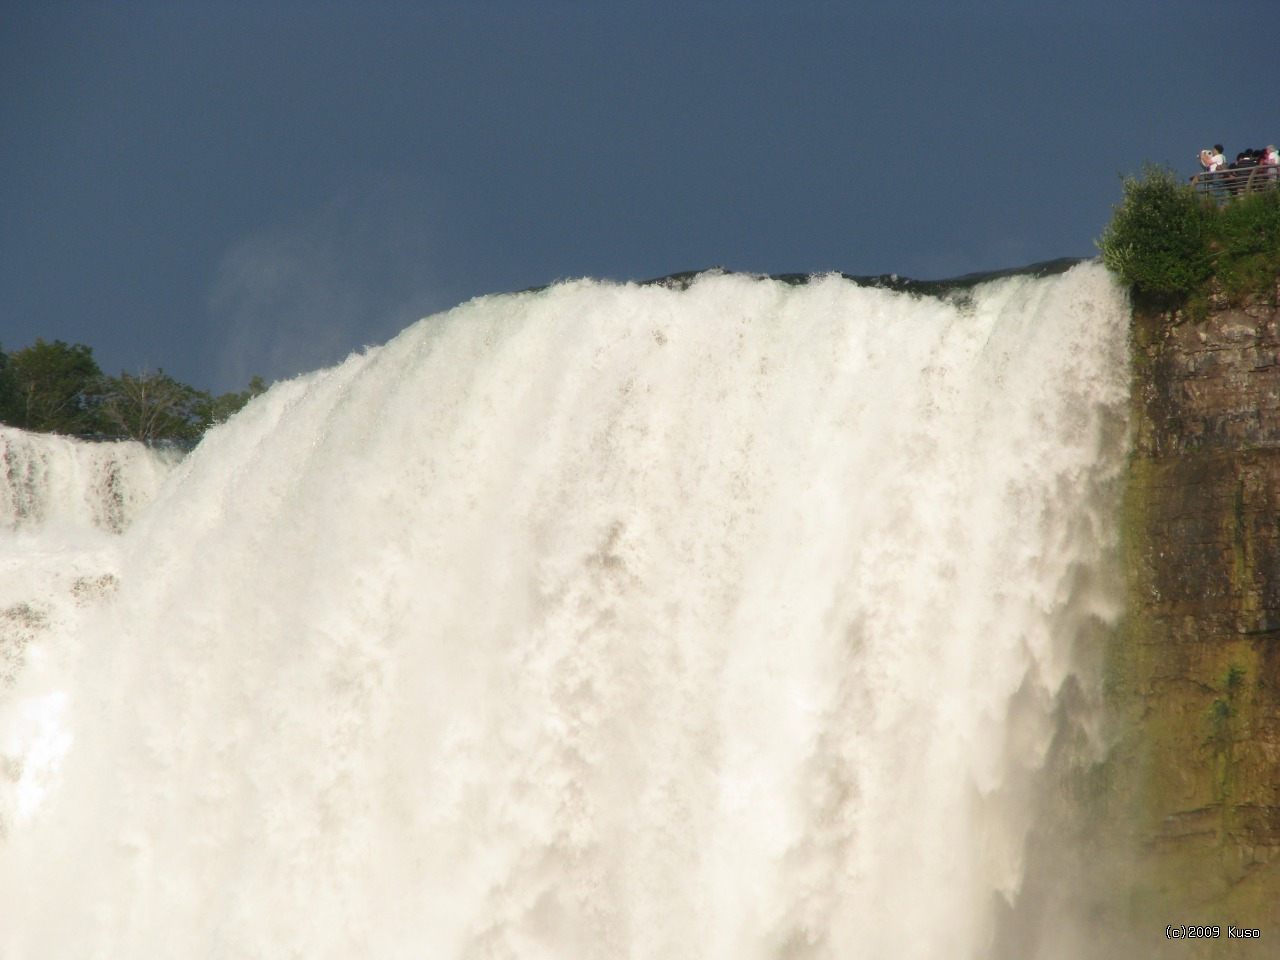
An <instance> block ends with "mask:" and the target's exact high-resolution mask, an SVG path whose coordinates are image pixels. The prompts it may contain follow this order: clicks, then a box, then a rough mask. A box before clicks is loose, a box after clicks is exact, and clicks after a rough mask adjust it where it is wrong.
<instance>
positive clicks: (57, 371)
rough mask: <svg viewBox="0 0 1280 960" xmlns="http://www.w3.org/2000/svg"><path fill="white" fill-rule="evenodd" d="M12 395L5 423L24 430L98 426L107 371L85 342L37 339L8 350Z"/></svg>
mask: <svg viewBox="0 0 1280 960" xmlns="http://www.w3.org/2000/svg"><path fill="white" fill-rule="evenodd" d="M7 367H8V371H7V375H8V377H9V379H10V381H11V391H12V392H11V395H10V398H9V403H8V407H9V409H7V410H6V411H5V412H6V414H7V415H8V417H9V419H8V420H6V422H8V423H11V424H13V425H14V426H18V427H22V428H23V429H24V430H36V431H44V432H47V433H86V432H92V431H94V430H96V429H98V427H99V425H100V423H99V420H98V418H97V409H96V397H97V393H98V389H99V387H100V382H101V379H102V371H101V370H100V369H98V364H97V362H96V361H95V360H94V359H93V350H92V348H90V347H86V346H85V345H84V344H82V343H76V344H66V343H63V342H62V341H61V340H54V341H53V342H52V343H46V342H45V341H44V340H39V339H38V340H36V342H35V343H34V344H33V345H32V346H29V347H24V348H23V349H21V350H17V351H15V352H13V353H11V354H9V355H8V364H7Z"/></svg>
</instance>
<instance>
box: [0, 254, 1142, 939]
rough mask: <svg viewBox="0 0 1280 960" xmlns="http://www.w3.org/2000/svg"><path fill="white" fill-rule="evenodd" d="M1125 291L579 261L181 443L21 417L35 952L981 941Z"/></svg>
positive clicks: (1083, 505)
mask: <svg viewBox="0 0 1280 960" xmlns="http://www.w3.org/2000/svg"><path fill="white" fill-rule="evenodd" d="M1127 311H1128V308H1127V303H1126V302H1125V297H1124V294H1123V292H1121V291H1120V290H1118V289H1117V288H1116V286H1115V285H1114V284H1113V283H1112V281H1111V280H1110V279H1109V278H1108V276H1107V274H1106V273H1105V271H1104V270H1103V269H1102V268H1101V267H1100V266H1098V265H1096V264H1084V265H1081V266H1078V267H1075V268H1074V269H1072V270H1070V271H1068V272H1067V273H1065V274H1062V275H1060V276H1055V277H1049V278H1040V279H1036V278H1031V277H1012V278H1007V279H1001V280H996V281H993V282H991V283H987V284H984V285H982V286H979V287H978V288H976V289H975V290H973V291H972V292H971V293H970V294H969V295H966V296H965V297H963V298H954V299H950V300H949V299H946V298H943V299H937V298H931V297H918V296H912V295H909V294H904V293H900V292H893V291H889V290H883V289H868V288H864V287H860V286H857V285H855V284H853V283H850V282H848V281H846V280H844V279H841V278H839V277H828V278H823V279H816V280H814V281H812V282H810V283H809V284H807V285H804V286H789V285H787V284H784V283H780V282H777V281H770V280H761V279H754V278H749V277H743V276H726V275H721V276H704V277H702V278H700V279H698V280H697V281H696V282H694V283H693V284H692V285H691V286H690V287H689V288H688V289H687V290H676V289H670V288H666V287H662V286H634V285H625V286H620V285H611V284H602V283H595V282H587V281H583V282H573V283H566V284H561V285H557V286H554V287H551V288H549V289H546V290H542V291H538V292H530V293H524V294H515V295H505V296H495V297H490V298H485V299H481V300H478V301H475V302H472V303H470V304H466V305H464V306H462V307H459V308H457V309H456V310H453V311H451V312H450V313H447V314H445V315H442V316H439V317H434V318H429V319H427V320H424V321H421V322H420V323H418V324H416V325H414V326H413V327H410V328H409V329H408V330H406V331H405V332H404V333H403V334H401V335H400V336H399V337H398V338H396V339H395V340H393V341H392V342H390V343H388V344H387V345H385V346H383V347H380V348H376V349H372V350H370V351H368V352H367V353H365V354H363V355H359V356H353V357H352V358H351V359H349V360H348V361H347V362H346V363H344V364H342V365H340V366H338V367H335V368H333V369H330V370H325V371H321V372H318V373H315V374H312V375H309V376H307V377H303V378H300V379H298V380H295V381H292V382H288V383H284V384H279V385H277V386H276V387H275V388H273V389H272V390H271V391H270V392H269V393H267V394H266V395H265V396H263V397H261V398H259V399H257V400H255V401H254V402H253V403H252V404H251V405H250V406H249V407H248V408H247V409H246V410H245V411H243V412H242V413H241V414H240V415H239V416H238V417H236V418H235V419H234V420H233V421H232V422H230V423H228V424H226V425H225V426H223V427H220V428H218V429H216V430H215V431H213V432H212V433H211V434H209V435H208V436H207V437H206V438H205V440H204V441H203V442H202V443H201V445H200V446H199V447H198V448H197V449H196V450H195V451H194V452H193V453H192V454H190V455H189V456H188V457H187V458H186V459H185V460H183V461H181V462H180V463H171V462H167V461H164V460H162V459H159V458H157V457H155V456H153V455H151V454H149V453H147V452H146V451H145V450H143V449H142V448H140V447H135V446H131V445H122V446H114V447H112V446H105V447H104V446H92V445H88V444H79V443H74V442H72V441H66V440H58V439H52V438H45V437H34V436H30V435H26V434H22V433H20V432H17V431H9V430H5V431H4V432H2V433H0V453H2V455H3V470H4V471H5V472H6V474H7V486H5V487H3V489H0V511H3V513H0V565H2V566H0V571H2V576H0V631H2V632H0V644H3V646H2V647H0V650H2V651H3V657H4V659H3V660H0V665H2V666H3V672H4V681H5V683H4V685H3V686H0V916H2V919H0V957H3V958H5V960H19V958H22V960H26V958H37V957H38V958H75V960H86V958H111V960H116V958H126V957H127V958H164V960H169V958H174V957H183V958H197V957H210V958H214V957H216V958H286V957H287V958H295V957H297V958H301V957H305V958H308V960H312V958H354V957H376V958H401V957H403V958H410V957H412V958H423V957H430V958H446V960H447V958H459V960H461V958H557V960H560V958H602V960H606V958H607V960H619V958H637V960H638V958H654V960H675V958H725V960H730V958H731V960H752V958H819V957H823V958H828V957H829V958H851V957H867V958H876V960H886V958H887V960H894V958H936V960H943V958H945V960H956V958H961V960H963V958H968V957H985V956H988V955H990V951H991V950H992V944H993V942H994V937H995V931H994V926H995V925H996V923H997V920H996V917H997V915H998V913H999V910H1001V909H1003V910H1006V911H1008V910H1010V909H1015V908H1016V906H1017V903H1018V900H1019V896H1020V891H1021V890H1022V887H1023V883H1024V874H1025V864H1026V862H1027V861H1026V857H1025V856H1024V852H1025V843H1026V838H1027V837H1028V835H1029V831H1032V830H1033V829H1034V825H1035V822H1036V818H1037V816H1038V810H1037V808H1036V804H1035V803H1034V802H1031V800H1029V798H1032V797H1035V796H1036V795H1037V792H1036V790H1035V789H1033V788H1032V784H1033V783H1034V781H1035V779H1036V777H1037V773H1038V771H1039V770H1040V768H1041V767H1042V766H1043V765H1044V763H1045V757H1046V756H1047V755H1048V753H1049V750H1050V743H1051V740H1052V739H1053V737H1054V736H1055V729H1056V724H1057V721H1056V720H1055V715H1056V711H1057V706H1058V701H1059V699H1060V698H1061V696H1062V695H1063V691H1064V690H1065V689H1067V688H1068V687H1069V686H1071V685H1073V684H1075V683H1076V681H1074V680H1073V679H1072V678H1073V675H1074V674H1075V673H1076V672H1077V665H1078V662H1079V661H1080V652H1079V649H1078V648H1079V646H1080V643H1081V640H1080V638H1081V637H1082V636H1083V635H1085V634H1087V633H1088V632H1089V631H1090V630H1094V631H1096V630H1097V629H1098V628H1099V625H1104V626H1105V624H1106V623H1107V622H1109V621H1111V620H1112V619H1114V618H1115V616H1116V615H1117V613H1118V591H1117V589H1116V586H1115V585H1114V584H1113V583H1109V582H1108V581H1107V579H1106V578H1105V577H1104V576H1102V575H1101V571H1103V570H1105V565H1106V564H1107V563H1108V558H1109V557H1111V556H1112V555H1113V553H1114V549H1115V542H1114V541H1115V531H1114V526H1115V525H1114V520H1113V517H1112V515H1111V509H1112V504H1113V501H1114V487H1115V483H1116V480H1117V477H1118V476H1119V474H1120V471H1121V468H1122V463H1123V456H1124V434H1125V421H1124V417H1125V403H1126V400H1125V398H1126V394H1127V375H1126V361H1125V338H1126V331H1127ZM2 479H4V478H3V477H0V480H2ZM1001 905H1003V906H1001Z"/></svg>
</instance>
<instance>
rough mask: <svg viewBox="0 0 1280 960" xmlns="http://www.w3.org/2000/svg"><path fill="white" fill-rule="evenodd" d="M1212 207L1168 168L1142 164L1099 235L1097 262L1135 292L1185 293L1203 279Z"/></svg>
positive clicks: (1206, 270) (1128, 179) (1206, 272)
mask: <svg viewBox="0 0 1280 960" xmlns="http://www.w3.org/2000/svg"><path fill="white" fill-rule="evenodd" d="M1212 217H1213V210H1212V208H1211V207H1210V206H1207V205H1206V204H1204V203H1203V202H1201V200H1200V198H1199V197H1197V196H1196V195H1195V193H1194V192H1193V191H1192V190H1191V188H1190V186H1188V185H1186V184H1183V183H1181V182H1179V180H1178V179H1177V177H1176V176H1175V175H1174V174H1173V172H1172V171H1171V170H1168V169H1166V168H1164V167H1157V166H1153V165H1151V164H1146V165H1144V167H1143V170H1142V175H1141V177H1133V176H1128V177H1125V179H1124V200H1123V201H1122V202H1121V203H1120V205H1119V206H1117V207H1116V208H1115V216H1114V217H1112V220H1111V222H1110V223H1109V224H1107V227H1106V229H1105V230H1104V231H1103V233H1102V237H1101V239H1099V240H1098V242H1097V243H1098V248H1099V249H1100V250H1101V251H1102V262H1103V263H1104V264H1106V265H1107V267H1108V268H1110V269H1111V270H1113V271H1115V272H1116V273H1117V274H1119V275H1120V278H1121V279H1122V280H1124V282H1126V283H1128V284H1130V285H1132V286H1133V287H1135V288H1136V289H1137V291H1138V292H1139V293H1142V294H1148V295H1154V296H1156V297H1163V298H1171V297H1182V296H1186V294H1188V293H1189V292H1190V291H1191V290H1192V289H1194V288H1195V287H1196V286H1197V285H1199V284H1201V283H1203V282H1204V281H1205V280H1206V279H1208V277H1209V274H1210V271H1211V267H1212V265H1211V261H1210V257H1209V237H1210V222H1211V220H1212Z"/></svg>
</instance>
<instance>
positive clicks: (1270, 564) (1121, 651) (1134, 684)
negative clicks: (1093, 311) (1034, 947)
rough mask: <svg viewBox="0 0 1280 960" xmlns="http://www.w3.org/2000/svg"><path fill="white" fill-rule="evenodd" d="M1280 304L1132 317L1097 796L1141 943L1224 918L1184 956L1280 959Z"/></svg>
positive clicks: (1121, 906)
mask: <svg viewBox="0 0 1280 960" xmlns="http://www.w3.org/2000/svg"><path fill="white" fill-rule="evenodd" d="M1277 302H1280V284H1277V287H1276V290H1275V291H1274V297H1272V296H1267V297H1253V298H1250V299H1249V300H1247V301H1246V302H1245V303H1244V305H1243V306H1239V307H1230V306H1227V305H1226V304H1224V303H1216V304H1214V303H1212V302H1211V306H1212V309H1211V310H1210V311H1209V312H1208V315H1207V316H1206V317H1205V319H1203V320H1193V319H1187V318H1184V317H1183V316H1181V315H1179V314H1177V313H1155V314H1149V315H1143V314H1142V313H1141V312H1135V316H1134V321H1133V328H1132V331H1133V332H1132V346H1131V351H1132V363H1133V389H1132V394H1131V397H1132V399H1131V404H1132V409H1131V424H1132V430H1133V451H1132V460H1131V464H1130V472H1129V479H1128V485H1127V490H1126V494H1125V501H1124V513H1123V522H1124V534H1123V538H1124V551H1125V557H1124V559H1125V567H1126V570H1127V572H1128V584H1127V589H1128V605H1127V615H1126V618H1125V621H1124V624H1123V626H1122V628H1121V629H1120V631H1119V632H1118V634H1117V636H1116V638H1115V642H1114V643H1113V644H1112V649H1111V654H1110V661H1109V664H1108V674H1107V695H1108V699H1109V702H1110V703H1111V705H1112V708H1113V713H1114V716H1115V718H1116V721H1117V729H1118V731H1119V733H1118V741H1117V744H1116V747H1115V749H1114V751H1113V753H1112V757H1111V760H1110V761H1109V763H1108V764H1107V765H1106V766H1107V770H1106V772H1105V774H1104V776H1105V778H1106V781H1107V783H1106V784H1105V785H1103V786H1102V790H1101V793H1102V794H1103V796H1104V798H1105V800H1104V802H1105V803H1106V804H1107V806H1108V807H1110V810H1109V811H1108V815H1107V818H1108V820H1109V822H1110V823H1112V824H1126V826H1125V827H1123V828H1120V829H1121V830H1122V832H1123V834H1124V835H1125V836H1124V837H1123V838H1122V839H1123V841H1124V845H1125V846H1128V847H1129V850H1130V853H1131V856H1130V857H1126V858H1125V859H1126V860H1127V861H1128V866H1127V867H1123V868H1117V869H1120V870H1121V871H1122V872H1123V873H1125V874H1127V875H1126V876H1123V877H1122V878H1118V879H1119V882H1120V883H1121V885H1122V888H1123V889H1124V890H1125V891H1126V896H1124V897H1122V898H1121V900H1123V901H1125V902H1124V903H1113V904H1112V908H1113V909H1117V910H1119V911H1120V912H1122V913H1124V914H1127V923H1125V926H1127V927H1128V928H1129V929H1130V930H1131V931H1133V933H1134V935H1135V937H1136V942H1137V943H1145V944H1146V945H1147V946H1148V947H1149V946H1150V945H1151V943H1152V939H1151V938H1153V937H1157V936H1158V938H1159V939H1165V937H1166V933H1165V927H1166V925H1167V924H1174V925H1181V924H1186V925H1192V924H1209V925H1214V924H1216V925H1219V926H1220V927H1221V935H1220V936H1219V937H1218V938H1216V939H1213V938H1210V939H1207V940H1196V942H1195V943H1187V944H1181V945H1179V947H1180V948H1179V949H1178V950H1176V955H1177V956H1181V957H1234V956H1249V957H1260V956H1280V309H1277V308H1276V307H1275V306H1274V304H1276V303H1277ZM1112 839H1113V840H1115V839H1121V838H1116V837H1115V836H1114V834H1113V835H1112ZM1117 919H1119V918H1117ZM1229 926H1233V927H1235V928H1244V929H1256V930H1259V931H1260V933H1261V939H1258V940H1253V939H1249V938H1244V939H1241V938H1238V937H1232V938H1228V936H1227V932H1228V927H1229ZM1146 955H1149V956H1150V955H1161V956H1163V955H1164V953H1162V952H1160V951H1158V950H1157V951H1152V952H1150V953H1147V954H1146ZM1169 955H1171V956H1172V955H1175V953H1170V954H1169Z"/></svg>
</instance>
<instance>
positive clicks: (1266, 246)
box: [1214, 190, 1280, 302]
mask: <svg viewBox="0 0 1280 960" xmlns="http://www.w3.org/2000/svg"><path fill="white" fill-rule="evenodd" d="M1216 213H1217V216H1216V218H1215V223H1214V240H1215V241H1216V245H1217V246H1216V249H1215V251H1214V273H1215V275H1216V277H1217V279H1218V282H1219V285H1220V287H1221V292H1222V293H1223V294H1224V295H1225V296H1226V297H1227V299H1228V300H1230V301H1232V302H1237V301H1239V300H1240V299H1241V298H1242V297H1244V296H1246V295H1247V294H1249V293H1253V292H1257V291H1259V290H1265V289H1267V287H1268V285H1269V284H1270V283H1274V282H1275V278H1276V277H1277V276H1280V190H1266V191H1263V192H1261V193H1253V194H1248V195H1246V196H1243V197H1238V198H1236V199H1235V200H1232V201H1231V202H1230V203H1228V204H1226V205H1225V206H1223V207H1222V208H1221V209H1219V210H1217V211H1216Z"/></svg>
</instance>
